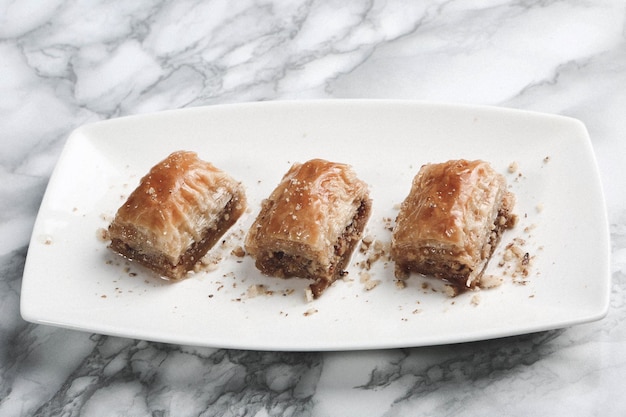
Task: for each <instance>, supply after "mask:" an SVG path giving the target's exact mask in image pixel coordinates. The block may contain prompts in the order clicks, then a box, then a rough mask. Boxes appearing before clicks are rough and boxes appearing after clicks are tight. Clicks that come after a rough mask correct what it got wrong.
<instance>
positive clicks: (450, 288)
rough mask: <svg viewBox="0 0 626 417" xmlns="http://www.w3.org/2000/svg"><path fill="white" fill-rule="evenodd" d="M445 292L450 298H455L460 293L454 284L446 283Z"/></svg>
mask: <svg viewBox="0 0 626 417" xmlns="http://www.w3.org/2000/svg"><path fill="white" fill-rule="evenodd" d="M443 293H444V294H445V295H447V296H448V297H450V298H454V297H456V296H457V295H459V289H458V288H457V287H455V286H454V285H444V286H443Z"/></svg>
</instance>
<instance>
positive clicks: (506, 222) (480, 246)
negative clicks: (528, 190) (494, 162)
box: [392, 160, 515, 288]
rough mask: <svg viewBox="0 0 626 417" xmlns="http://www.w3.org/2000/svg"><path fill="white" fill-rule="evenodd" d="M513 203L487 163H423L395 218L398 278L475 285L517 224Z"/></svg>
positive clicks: (502, 178)
mask: <svg viewBox="0 0 626 417" xmlns="http://www.w3.org/2000/svg"><path fill="white" fill-rule="evenodd" d="M514 202H515V199H514V196H513V194H511V193H510V192H508V191H507V190H506V181H505V179H504V177H503V176H502V175H500V174H498V173H497V172H495V171H494V170H493V169H492V168H491V166H490V165H489V164H488V163H486V162H484V161H466V160H453V161H448V162H445V163H441V164H428V165H424V166H423V167H422V168H421V169H420V171H419V172H418V174H417V175H416V176H415V178H414V180H413V184H412V187H411V191H410V193H409V195H408V196H407V197H406V199H405V200H404V202H403V203H402V205H401V208H400V213H399V214H398V218H397V219H396V226H395V228H394V231H393V236H392V257H393V259H394V260H395V262H396V275H398V276H399V277H401V276H406V275H407V274H408V273H410V272H418V273H422V274H427V275H434V276H436V277H439V278H442V279H445V280H448V281H449V282H450V283H453V284H455V285H457V286H460V287H467V288H473V287H475V286H476V284H477V282H478V278H480V275H481V274H482V273H483V271H484V269H485V267H486V265H487V262H488V260H489V258H490V257H491V255H492V253H493V251H494V250H495V247H496V245H497V243H498V241H499V240H500V236H501V234H502V232H503V231H504V230H505V229H507V228H510V227H512V225H513V224H514V219H515V216H514V215H513V213H512V209H513V205H514Z"/></svg>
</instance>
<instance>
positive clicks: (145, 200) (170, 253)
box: [109, 151, 246, 280]
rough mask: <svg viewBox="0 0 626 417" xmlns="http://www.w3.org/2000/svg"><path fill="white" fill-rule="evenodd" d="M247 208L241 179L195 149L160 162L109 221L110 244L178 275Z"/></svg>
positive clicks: (160, 270) (167, 274)
mask: <svg viewBox="0 0 626 417" xmlns="http://www.w3.org/2000/svg"><path fill="white" fill-rule="evenodd" d="M245 209H246V197H245V194H244V190H243V187H242V185H241V184H240V183H239V182H237V181H235V180H234V179H233V178H231V177H230V176H229V175H227V174H226V173H224V172H223V171H221V170H219V169H217V168H215V167H214V166H213V165H212V164H211V163H209V162H205V161H202V160H200V159H199V158H198V157H197V155H196V154H195V153H194V152H186V151H179V152H174V153H172V154H171V155H169V156H168V157H167V158H166V159H165V160H163V161H161V162H160V163H158V164H157V165H155V166H154V167H153V168H152V169H151V170H150V172H149V173H148V174H147V175H146V176H144V177H143V178H142V179H141V182H140V184H139V186H138V187H137V188H136V189H135V190H134V191H133V192H132V193H131V195H130V196H129V197H128V199H127V200H126V202H125V203H124V205H122V206H121V207H120V208H119V210H118V211H117V214H116V216H115V219H114V220H113V222H112V223H111V225H110V226H109V237H110V238H111V244H110V248H111V249H113V250H114V251H115V252H118V253H119V254H121V255H123V256H124V257H126V258H128V259H130V260H133V261H136V262H138V263H140V264H142V265H144V266H146V267H148V268H150V269H151V270H153V271H155V272H156V273H158V274H159V275H161V276H162V277H165V278H169V279H173V280H178V279H181V278H183V277H184V276H185V275H186V274H187V272H188V271H190V270H191V269H193V267H194V266H195V264H196V263H197V262H198V261H199V260H200V259H201V258H202V257H203V256H204V255H205V254H206V253H207V251H208V250H209V249H210V248H211V247H212V246H213V245H214V244H215V243H216V242H217V241H218V240H219V239H220V237H221V236H222V235H223V234H224V233H225V232H226V231H227V230H228V229H229V228H230V227H231V226H232V225H233V224H234V223H235V222H236V221H237V219H238V218H239V217H240V216H241V214H242V213H243V212H244V210H245Z"/></svg>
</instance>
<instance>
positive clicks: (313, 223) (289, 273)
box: [245, 159, 371, 297]
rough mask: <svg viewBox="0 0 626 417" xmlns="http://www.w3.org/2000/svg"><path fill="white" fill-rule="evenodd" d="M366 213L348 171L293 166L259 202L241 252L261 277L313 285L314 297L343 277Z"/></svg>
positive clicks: (367, 203)
mask: <svg viewBox="0 0 626 417" xmlns="http://www.w3.org/2000/svg"><path fill="white" fill-rule="evenodd" d="M370 210H371V200H370V199H369V191H368V187H367V184H366V183H364V182H363V181H361V180H360V179H358V178H357V176H356V174H355V172H354V171H353V170H352V168H351V167H350V166H349V165H345V164H341V163H335V162H329V161H325V160H321V159H313V160H311V161H308V162H305V163H303V164H300V163H296V164H294V165H293V166H292V167H291V168H290V169H289V171H288V172H287V173H286V174H285V175H284V177H283V178H282V180H281V182H280V183H279V184H278V186H277V187H276V188H275V189H274V191H273V192H272V193H271V195H270V196H269V198H267V199H266V200H264V201H263V203H262V207H261V211H260V213H259V215H258V217H257V218H256V220H255V222H254V223H253V225H252V227H251V228H250V231H249V232H248V236H247V237H246V241H245V247H246V251H247V252H248V253H249V254H250V255H252V257H254V258H255V260H256V267H257V268H258V269H259V270H260V271H261V272H263V273H264V274H266V275H271V276H277V277H283V278H287V277H301V278H309V279H313V280H315V283H313V284H312V285H311V286H310V288H311V291H312V293H313V296H314V297H319V296H320V295H321V294H322V292H323V291H324V289H326V288H327V287H328V286H329V285H330V284H331V283H332V282H333V281H335V280H336V279H337V278H338V277H339V276H341V275H342V273H343V272H344V269H345V268H346V265H347V263H348V262H349V259H350V256H351V254H352V252H353V250H354V247H355V245H356V243H357V242H358V241H359V240H360V239H361V235H362V232H363V229H364V227H365V224H366V222H367V220H368V218H369V215H370Z"/></svg>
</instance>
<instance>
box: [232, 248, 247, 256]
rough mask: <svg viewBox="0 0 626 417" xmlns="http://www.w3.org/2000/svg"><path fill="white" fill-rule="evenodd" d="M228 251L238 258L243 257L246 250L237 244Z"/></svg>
mask: <svg viewBox="0 0 626 417" xmlns="http://www.w3.org/2000/svg"><path fill="white" fill-rule="evenodd" d="M230 253H231V254H232V255H233V256H236V257H238V258H243V257H244V256H246V251H245V250H244V249H243V248H242V247H241V246H237V247H236V248H234V249H233V250H232V251H230Z"/></svg>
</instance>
